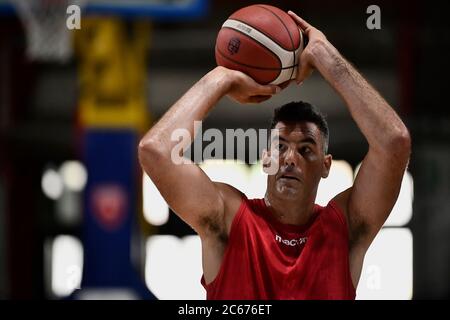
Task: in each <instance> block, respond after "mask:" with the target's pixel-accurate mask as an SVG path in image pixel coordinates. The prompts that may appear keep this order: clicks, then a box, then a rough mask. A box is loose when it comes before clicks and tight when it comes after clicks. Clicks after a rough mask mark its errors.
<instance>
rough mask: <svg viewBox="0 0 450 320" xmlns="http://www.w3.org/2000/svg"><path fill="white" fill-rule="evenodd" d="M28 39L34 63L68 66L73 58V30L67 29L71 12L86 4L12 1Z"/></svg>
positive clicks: (64, 0)
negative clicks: (71, 7) (69, 12)
mask: <svg viewBox="0 0 450 320" xmlns="http://www.w3.org/2000/svg"><path fill="white" fill-rule="evenodd" d="M11 2H12V4H13V5H14V7H15V8H16V10H17V12H18V14H19V17H20V20H21V21H22V23H23V25H24V28H25V31H26V36H27V55H28V57H29V58H30V59H31V60H34V61H43V62H60V63H64V62H67V61H68V60H69V59H70V58H71V56H72V49H73V48H72V39H71V30H69V29H68V28H67V25H66V21H67V18H68V13H67V8H68V6H70V5H73V4H74V5H78V6H80V8H81V6H82V5H83V4H84V3H85V2H86V0H11Z"/></svg>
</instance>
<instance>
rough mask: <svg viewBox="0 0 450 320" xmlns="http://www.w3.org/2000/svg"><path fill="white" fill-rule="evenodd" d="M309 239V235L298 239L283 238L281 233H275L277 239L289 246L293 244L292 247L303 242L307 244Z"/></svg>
mask: <svg viewBox="0 0 450 320" xmlns="http://www.w3.org/2000/svg"><path fill="white" fill-rule="evenodd" d="M306 240H307V237H302V238H298V239H292V240H287V239H283V238H281V237H280V236H279V235H277V234H276V235H275V241H278V242H281V243H283V244H285V245H287V246H291V247H295V246H299V245H301V244H305V243H306Z"/></svg>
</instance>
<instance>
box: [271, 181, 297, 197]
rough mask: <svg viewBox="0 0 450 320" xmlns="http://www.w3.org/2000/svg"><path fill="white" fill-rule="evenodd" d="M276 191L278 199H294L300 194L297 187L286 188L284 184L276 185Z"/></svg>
mask: <svg viewBox="0 0 450 320" xmlns="http://www.w3.org/2000/svg"><path fill="white" fill-rule="evenodd" d="M276 190H277V193H278V194H279V195H280V197H281V198H285V199H296V198H298V196H299V195H300V193H301V190H300V188H299V187H294V186H288V185H284V184H283V185H278V186H277V188H276Z"/></svg>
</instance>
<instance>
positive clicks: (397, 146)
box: [391, 127, 411, 161]
mask: <svg viewBox="0 0 450 320" xmlns="http://www.w3.org/2000/svg"><path fill="white" fill-rule="evenodd" d="M391 150H392V151H393V154H394V156H395V158H396V159H398V160H404V161H408V160H409V157H410V155H411V135H410V133H409V131H408V129H407V128H406V127H404V128H402V129H401V130H399V131H398V133H396V134H395V135H394V137H393V138H392V140H391Z"/></svg>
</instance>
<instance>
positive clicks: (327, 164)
mask: <svg viewBox="0 0 450 320" xmlns="http://www.w3.org/2000/svg"><path fill="white" fill-rule="evenodd" d="M332 161H333V157H332V156H331V154H327V155H325V157H324V158H323V166H322V178H326V177H328V174H329V173H330V168H331V162H332Z"/></svg>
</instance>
